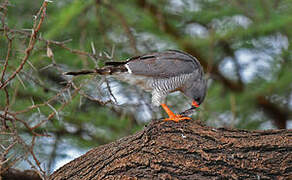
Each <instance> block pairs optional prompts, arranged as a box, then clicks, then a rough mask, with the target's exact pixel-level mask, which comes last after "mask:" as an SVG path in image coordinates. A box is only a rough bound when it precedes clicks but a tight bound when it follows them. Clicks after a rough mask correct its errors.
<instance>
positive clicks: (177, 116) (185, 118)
mask: <svg viewBox="0 0 292 180" xmlns="http://www.w3.org/2000/svg"><path fill="white" fill-rule="evenodd" d="M187 119H192V118H190V117H185V116H182V115H179V114H177V115H174V116H170V117H169V118H165V119H164V121H174V122H179V121H182V120H187Z"/></svg>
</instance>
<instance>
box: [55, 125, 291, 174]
mask: <svg viewBox="0 0 292 180" xmlns="http://www.w3.org/2000/svg"><path fill="white" fill-rule="evenodd" d="M289 177H290V178H291V177H292V130H268V131H245V130H235V129H227V128H219V129H216V128H212V127H207V126H205V125H203V124H201V123H199V122H198V121H195V120H187V121H182V122H180V123H174V122H164V121H161V120H155V121H152V122H151V123H150V124H149V125H148V126H147V127H145V128H144V130H143V131H141V132H138V133H136V134H134V135H132V136H128V137H125V138H122V139H120V140H118V141H116V142H113V143H110V144H107V145H103V146H99V147H97V148H94V149H92V150H90V151H89V152H87V153H86V154H84V155H83V156H81V157H79V158H77V159H75V160H73V161H71V162H70V163H68V164H66V165H64V166H63V167H61V168H60V169H58V170H57V171H55V172H54V173H53V174H52V175H51V179H226V178H227V179H289Z"/></svg>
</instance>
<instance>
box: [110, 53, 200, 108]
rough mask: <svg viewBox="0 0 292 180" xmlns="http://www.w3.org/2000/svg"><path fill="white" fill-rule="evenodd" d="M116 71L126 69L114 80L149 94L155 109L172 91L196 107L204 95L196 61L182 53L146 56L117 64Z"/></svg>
mask: <svg viewBox="0 0 292 180" xmlns="http://www.w3.org/2000/svg"><path fill="white" fill-rule="evenodd" d="M109 64H110V65H111V66H114V65H115V64H114V63H113V62H111V63H109ZM116 67H119V68H122V67H126V68H127V71H126V72H120V73H116V74H115V75H114V77H116V78H117V79H119V80H122V81H125V82H128V83H130V84H135V85H138V86H140V87H141V88H143V89H144V90H146V91H152V104H153V105H154V106H159V105H160V104H161V103H164V101H165V98H166V96H167V95H168V94H169V93H171V92H174V91H181V92H182V93H183V94H184V95H186V96H187V97H189V98H191V99H193V100H195V101H196V102H197V103H198V104H201V103H202V102H203V100H204V98H205V95H206V80H205V78H204V73H203V69H202V67H201V65H200V63H199V61H198V60H197V59H196V58H194V57H193V56H191V55H189V54H186V53H184V52H181V51H177V50H168V51H164V52H156V53H151V54H146V55H142V56H138V57H134V58H131V59H129V60H128V61H126V62H118V63H117V64H116Z"/></svg>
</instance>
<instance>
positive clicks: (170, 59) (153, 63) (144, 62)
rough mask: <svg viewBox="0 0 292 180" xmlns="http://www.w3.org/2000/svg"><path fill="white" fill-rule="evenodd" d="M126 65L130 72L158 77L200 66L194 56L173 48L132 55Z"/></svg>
mask: <svg viewBox="0 0 292 180" xmlns="http://www.w3.org/2000/svg"><path fill="white" fill-rule="evenodd" d="M126 66H127V68H128V69H130V71H131V73H132V74H135V75H142V76H149V77H159V78H167V77H173V76H177V75H181V74H189V73H192V72H194V71H198V70H199V69H200V68H201V66H200V64H199V62H198V61H197V60H196V59H195V58H194V57H192V56H191V55H189V54H186V53H183V52H181V51H175V50H168V51H164V52H157V53H152V54H146V55H143V56H138V57H134V58H131V59H129V60H128V61H127V63H126Z"/></svg>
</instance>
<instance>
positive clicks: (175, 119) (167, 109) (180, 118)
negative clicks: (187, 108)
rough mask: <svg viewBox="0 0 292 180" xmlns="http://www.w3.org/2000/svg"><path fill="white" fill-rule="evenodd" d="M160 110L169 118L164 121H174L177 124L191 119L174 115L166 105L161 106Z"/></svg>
mask: <svg viewBox="0 0 292 180" xmlns="http://www.w3.org/2000/svg"><path fill="white" fill-rule="evenodd" d="M161 106H162V108H163V109H164V110H165V112H166V113H167V114H168V116H169V118H165V119H164V121H174V122H179V121H181V120H186V119H191V118H190V117H185V116H182V115H179V114H174V113H173V112H172V111H171V110H170V109H169V108H168V107H167V105H166V104H161Z"/></svg>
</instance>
